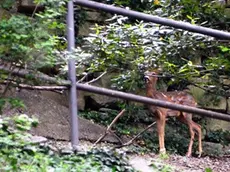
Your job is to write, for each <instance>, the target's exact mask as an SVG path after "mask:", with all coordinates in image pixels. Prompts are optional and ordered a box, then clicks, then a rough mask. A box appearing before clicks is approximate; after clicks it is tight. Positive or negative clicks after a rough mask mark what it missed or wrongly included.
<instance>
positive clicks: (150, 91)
mask: <svg viewBox="0 0 230 172" xmlns="http://www.w3.org/2000/svg"><path fill="white" fill-rule="evenodd" d="M145 79H146V94H147V96H148V97H150V98H153V99H159V100H165V101H169V102H172V103H176V104H181V105H187V106H191V107H196V105H197V103H196V101H195V100H194V98H193V97H192V96H191V95H189V94H188V93H186V92H184V91H180V92H179V91H174V92H160V91H157V90H156V83H157V79H158V78H157V72H145ZM148 108H149V110H150V111H151V113H152V114H154V115H155V117H156V119H157V131H158V138H159V147H160V152H161V153H165V152H166V150H165V143H164V135H165V122H166V118H167V117H168V116H175V117H177V118H178V120H180V121H181V122H183V123H185V124H186V125H188V128H189V132H190V143H189V146H188V152H187V156H191V154H192V146H193V141H194V136H195V133H196V134H197V135H198V143H199V148H198V151H199V156H201V153H202V141H201V135H202V133H201V127H200V126H199V125H198V124H197V123H195V122H194V121H193V120H192V114H190V113H187V112H181V111H176V110H171V109H166V108H162V107H157V106H153V105H150V106H149V107H148Z"/></svg>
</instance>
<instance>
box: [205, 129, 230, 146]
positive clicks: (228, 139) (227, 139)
mask: <svg viewBox="0 0 230 172" xmlns="http://www.w3.org/2000/svg"><path fill="white" fill-rule="evenodd" d="M205 140H206V141H209V142H214V143H221V144H223V145H228V144H229V143H230V132H229V131H223V130H221V129H220V130H216V131H207V133H206V135H205Z"/></svg>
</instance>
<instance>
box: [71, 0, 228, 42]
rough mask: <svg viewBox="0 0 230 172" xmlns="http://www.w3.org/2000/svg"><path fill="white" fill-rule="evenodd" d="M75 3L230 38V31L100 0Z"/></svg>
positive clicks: (75, 0)
mask: <svg viewBox="0 0 230 172" xmlns="http://www.w3.org/2000/svg"><path fill="white" fill-rule="evenodd" d="M74 3H75V4H77V5H80V6H84V7H88V8H92V9H97V10H101V11H105V12H109V13H115V14H120V15H123V16H128V17H131V18H135V19H139V20H143V21H147V22H153V23H157V24H162V25H166V26H171V27H174V28H178V29H183V30H187V31H190V32H196V33H201V34H204V35H209V36H212V37H215V38H218V39H230V33H228V32H224V31H220V30H216V29H211V28H207V27H202V26H197V25H192V24H190V23H187V22H182V21H175V20H172V19H168V18H163V17H158V16H153V15H149V14H145V13H141V12H137V11H133V10H127V9H124V8H119V7H114V6H112V5H106V4H103V3H99V2H94V1H88V0H85V1H82V0H74Z"/></svg>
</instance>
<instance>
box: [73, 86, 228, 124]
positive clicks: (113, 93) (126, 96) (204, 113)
mask: <svg viewBox="0 0 230 172" xmlns="http://www.w3.org/2000/svg"><path fill="white" fill-rule="evenodd" d="M77 88H78V89H79V90H82V91H88V92H92V93H96V94H102V95H106V96H110V97H116V98H121V99H126V100H131V101H136V102H140V103H144V104H149V105H155V106H160V107H164V108H169V109H174V110H179V111H184V112H189V113H194V114H197V115H201V116H207V117H211V118H216V119H221V120H225V121H230V115H226V114H222V113H218V112H213V111H209V110H203V109H199V108H195V107H190V106H184V105H179V104H174V103H171V102H166V101H162V100H157V99H152V98H147V97H143V96H138V95H134V94H130V93H124V92H121V91H115V90H110V89H106V88H100V87H95V86H91V85H86V84H80V83H77Z"/></svg>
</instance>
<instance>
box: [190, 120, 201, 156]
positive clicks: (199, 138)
mask: <svg viewBox="0 0 230 172" xmlns="http://www.w3.org/2000/svg"><path fill="white" fill-rule="evenodd" d="M192 127H193V130H195V131H196V134H197V135H198V151H199V155H198V157H201V154H202V131H201V127H200V125H199V124H197V123H195V122H194V121H192Z"/></svg>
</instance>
